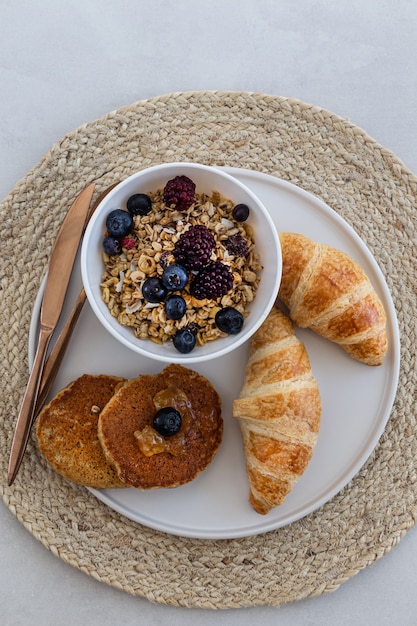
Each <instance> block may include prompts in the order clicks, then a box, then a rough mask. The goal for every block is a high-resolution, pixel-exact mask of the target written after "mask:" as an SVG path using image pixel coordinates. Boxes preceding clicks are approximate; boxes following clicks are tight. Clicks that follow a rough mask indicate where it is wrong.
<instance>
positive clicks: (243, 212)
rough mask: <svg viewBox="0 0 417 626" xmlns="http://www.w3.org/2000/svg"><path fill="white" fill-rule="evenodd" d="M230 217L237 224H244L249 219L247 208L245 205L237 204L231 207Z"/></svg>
mask: <svg viewBox="0 0 417 626" xmlns="http://www.w3.org/2000/svg"><path fill="white" fill-rule="evenodd" d="M232 216H233V218H234V219H235V220H236V221H237V222H245V221H246V220H247V219H248V217H249V207H248V205H247V204H237V205H236V206H235V207H233V211H232Z"/></svg>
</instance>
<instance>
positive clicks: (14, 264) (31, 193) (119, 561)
mask: <svg viewBox="0 0 417 626" xmlns="http://www.w3.org/2000/svg"><path fill="white" fill-rule="evenodd" d="M163 161H196V162H201V163H205V164H216V165H229V166H236V167H241V168H248V169H253V170H258V171H262V172H266V173H269V174H272V175H275V176H278V177H280V178H282V179H285V180H288V181H290V182H292V183H295V184H296V185H299V186H300V187H303V188H304V189H306V190H308V191H310V192H312V193H314V194H316V195H318V196H319V197H321V198H322V199H323V200H324V201H325V202H327V203H328V204H329V205H330V206H331V207H333V209H334V210H335V211H337V212H338V213H339V214H340V215H342V216H343V217H344V218H345V219H346V220H347V221H348V222H349V223H350V224H351V225H352V226H353V227H354V228H355V229H356V231H357V232H358V233H359V234H360V236H361V237H362V238H363V240H364V241H365V242H366V244H367V245H368V247H369V248H370V249H371V251H372V252H373V254H374V255H375V257H376V259H377V261H378V263H379V265H380V267H381V269H382V271H383V273H384V275H385V277H386V280H387V282H388V286H389V288H390V290H391V293H392V296H393V299H394V303H395V306H396V310H397V314H398V321H399V326H400V332H401V341H402V346H401V371H400V384H399V389H398V393H397V397H396V400H395V404H394V408H393V411H392V414H391V417H390V419H389V422H388V425H387V427H386V430H385V432H384V434H383V436H382V438H381V440H380V442H379V444H378V446H377V448H376V449H375V451H374V453H373V454H372V456H371V458H370V459H369V460H368V462H367V463H366V465H365V466H364V467H363V468H362V470H361V471H360V472H359V474H358V475H357V476H356V477H355V478H354V479H353V480H352V481H351V483H350V484H348V485H347V486H346V487H345V488H344V489H343V490H342V492H340V493H339V494H338V495H337V496H336V497H334V498H333V499H332V500H331V501H330V502H328V503H327V504H326V505H324V506H322V507H321V508H320V509H319V510H317V511H316V512H315V513H313V514H310V515H308V516H307V517H305V518H304V519H301V520H300V521H298V522H295V523H293V524H291V525H289V526H287V527H285V528H282V529H279V530H276V531H274V532H269V533H266V534H264V535H260V536H257V537H250V538H247V539H237V540H224V541H217V540H216V541H212V540H193V539H188V538H180V537H175V536H171V535H166V534H163V533H161V532H157V531H154V530H151V529H149V528H146V527H143V526H140V525H139V524H136V523H134V522H131V521H129V520H128V519H125V518H124V517H122V516H120V515H119V514H118V513H116V512H114V511H112V510H110V509H108V508H107V507H106V506H105V505H104V504H102V503H100V502H99V501H97V500H96V498H95V497H94V496H93V495H91V494H90V493H89V492H88V491H87V490H85V489H83V488H81V487H77V486H75V485H72V484H70V483H68V482H66V481H65V480H63V479H61V478H60V477H59V476H58V475H57V474H55V473H54V472H52V471H48V470H47V468H45V465H44V464H41V462H40V459H39V456H38V452H37V449H36V446H35V444H34V440H33V439H32V440H31V441H30V444H29V447H28V450H27V453H26V456H25V459H24V461H23V464H22V467H21V470H20V472H19V474H18V477H17V479H16V481H15V483H14V484H13V485H12V487H10V488H9V487H7V486H6V485H7V479H6V476H7V460H8V452H9V449H10V444H11V438H12V431H13V427H14V423H15V419H16V414H17V410H18V407H19V405H20V402H21V398H22V395H23V391H24V387H25V384H26V382H27V376H28V362H27V344H28V332H29V323H30V317H31V312H32V307H33V303H34V299H35V296H36V294H37V292H38V289H39V286H40V281H41V278H42V275H43V273H44V271H45V267H46V264H47V261H48V254H49V251H50V248H51V244H52V242H53V239H54V236H55V234H56V232H57V229H58V227H59V224H60V223H61V220H62V218H63V216H64V213H65V212H66V210H67V208H68V206H69V204H70V202H71V201H72V199H73V198H74V196H75V195H76V194H77V193H78V192H79V191H81V189H82V188H83V187H84V186H85V185H86V184H87V183H89V182H91V181H92V180H96V181H97V190H96V191H97V193H99V192H100V191H102V190H103V189H105V188H106V187H107V186H108V185H110V184H111V183H113V182H115V181H119V180H121V179H123V178H125V177H126V176H128V175H129V174H131V173H133V172H134V171H136V170H138V169H142V168H144V167H147V166H149V165H153V164H156V163H159V162H163ZM416 204H417V179H416V178H415V177H414V176H413V175H412V174H411V173H410V172H409V171H408V170H407V169H406V168H405V167H404V165H403V164H402V163H401V161H400V160H399V159H398V158H396V157H395V156H394V155H393V154H392V153H391V152H390V151H388V150H385V149H384V148H382V147H381V146H380V145H378V144H377V143H376V142H375V141H374V140H373V139H371V138H370V137H369V136H367V134H366V133H365V132H364V131H363V130H361V129H360V128H358V127H356V126H354V125H353V124H351V123H350V122H349V121H347V120H344V119H341V118H340V117H338V116H336V115H334V114H332V113H330V112H329V111H326V110H323V109H321V108H318V107H314V106H311V105H308V104H305V103H303V102H300V101H296V100H291V99H286V98H282V97H277V96H268V95H263V94H254V93H235V92H193V93H174V94H170V95H166V96H163V97H156V98H152V99H149V100H146V101H141V102H137V103H135V104H133V105H131V106H127V107H124V108H122V109H120V110H118V111H115V112H113V113H110V114H108V115H106V116H105V117H103V118H101V119H98V120H96V121H93V122H91V123H88V124H86V125H84V126H82V127H80V128H78V129H77V130H75V131H74V132H72V133H71V134H69V135H67V136H66V137H64V138H63V139H62V141H60V142H59V143H57V144H56V145H54V146H53V147H52V148H51V150H50V151H49V153H48V154H47V155H46V156H45V157H44V158H43V160H42V161H41V162H40V163H39V164H38V165H37V166H36V167H35V168H34V169H33V170H32V171H31V172H29V173H28V174H27V176H25V177H24V178H23V179H22V180H21V181H20V182H19V183H18V184H17V186H16V187H15V189H14V190H13V191H12V193H11V194H10V195H9V196H8V197H7V198H6V199H5V200H4V202H3V203H2V204H1V220H2V224H3V227H2V229H1V298H0V302H1V312H2V313H1V315H2V324H1V333H2V336H1V351H2V355H1V364H2V392H1V422H2V426H1V430H0V442H1V486H0V489H1V493H2V497H3V500H4V502H5V504H6V506H7V507H8V508H9V509H10V510H11V511H12V512H13V513H14V514H15V515H16V517H17V519H18V520H19V521H20V522H21V523H22V524H23V525H24V526H25V527H26V528H27V529H28V530H29V532H31V533H32V534H33V535H34V536H35V537H36V538H37V539H38V540H39V541H41V542H42V543H43V544H44V545H45V546H46V547H47V548H48V549H49V550H51V551H52V552H53V553H54V554H55V555H57V556H58V557H59V558H61V559H62V560H63V561H65V562H67V563H70V564H71V565H73V566H74V567H76V568H79V569H80V570H82V571H83V572H85V573H86V574H88V575H90V576H92V577H94V578H96V579H97V580H100V581H102V582H104V583H106V584H108V585H112V586H115V587H117V588H119V589H122V590H125V591H126V592H128V593H131V594H134V595H138V596H143V597H146V598H148V599H149V600H151V601H155V602H159V603H164V604H171V605H179V606H187V607H204V608H230V607H243V606H254V605H262V604H265V605H266V604H270V605H280V604H283V603H288V602H294V601H297V600H300V599H303V598H307V597H312V596H317V595H320V594H323V593H327V592H330V591H333V590H335V589H337V587H338V586H339V585H340V584H341V583H343V582H344V581H345V580H347V579H348V578H350V577H351V576H353V575H354V574H355V573H357V572H358V571H359V570H361V569H362V568H364V567H366V566H368V565H369V564H371V563H373V562H374V561H376V560H377V559H379V558H380V557H382V556H383V555H384V554H386V553H387V552H389V551H390V550H391V548H393V547H394V546H395V545H396V544H397V543H398V541H399V540H400V539H401V537H403V536H404V534H405V533H406V532H407V530H408V529H409V528H411V527H412V526H413V525H414V523H415V519H416V514H417V507H416V504H415V502H416V499H417V480H416V478H417V476H416V459H417V438H416V432H417V426H416V418H415V414H414V413H415V412H414V408H415V405H416V376H417V368H416V363H415V352H416V324H417V315H416V314H415V302H416V275H417V271H416V270H417V267H416V260H415V259H416V257H417V250H416V241H417V238H416V226H417V225H416Z"/></svg>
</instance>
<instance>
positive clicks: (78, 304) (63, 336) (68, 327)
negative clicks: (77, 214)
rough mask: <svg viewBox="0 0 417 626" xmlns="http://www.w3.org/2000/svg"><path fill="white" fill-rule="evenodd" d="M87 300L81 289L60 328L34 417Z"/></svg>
mask: <svg viewBox="0 0 417 626" xmlns="http://www.w3.org/2000/svg"><path fill="white" fill-rule="evenodd" d="M118 184H119V183H113V184H112V185H110V187H107V189H105V190H104V191H103V192H102V193H101V194H100V195H99V196H98V197H97V199H96V200H95V201H94V203H93V205H92V207H91V209H90V211H89V213H88V217H87V222H88V221H89V220H90V217H91V216H92V215H93V213H94V211H95V210H96V208H97V207H98V205H99V204H100V203H101V201H102V200H104V198H105V197H106V196H107V194H108V193H109V192H110V191H111V190H112V189H113V188H114V187H115V186H116V185H118ZM86 299H87V296H86V293H85V291H84V289H81V291H80V293H79V295H78V297H77V300H76V301H75V304H74V306H73V308H72V309H71V312H70V314H69V315H68V318H67V320H66V322H65V326H64V327H63V328H62V330H61V332H60V334H59V336H58V338H57V340H56V342H55V344H54V346H53V348H52V350H51V352H50V354H49V356H48V358H47V360H46V362H45V367H44V370H43V374H42V379H41V383H40V387H39V394H38V399H37V402H36V408H35V417H37V416H38V414H39V412H40V411H41V409H42V407H43V405H44V403H45V400H46V398H47V397H48V394H49V392H50V390H51V387H52V385H53V383H54V380H55V378H56V375H57V373H58V371H59V368H60V366H61V364H62V360H63V358H64V356H65V351H66V349H67V347H68V344H69V341H70V339H71V336H72V333H73V331H74V329H75V327H76V325H77V321H78V318H79V316H80V314H81V311H82V309H83V306H84V303H85V301H86Z"/></svg>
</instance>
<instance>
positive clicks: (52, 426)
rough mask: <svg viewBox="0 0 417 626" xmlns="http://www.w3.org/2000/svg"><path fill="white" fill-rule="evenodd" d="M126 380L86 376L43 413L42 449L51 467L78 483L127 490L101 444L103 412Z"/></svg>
mask: <svg viewBox="0 0 417 626" xmlns="http://www.w3.org/2000/svg"><path fill="white" fill-rule="evenodd" d="M125 382H126V380H125V379H124V378H119V377H117V376H108V375H106V374H100V375H97V376H94V375H90V374H84V375H83V376H80V377H79V378H77V379H76V380H74V381H73V382H71V383H70V384H69V385H67V386H66V387H65V388H64V389H62V390H61V391H60V392H58V394H57V395H56V396H55V397H54V398H53V399H52V400H51V402H49V404H47V405H46V406H45V407H44V408H43V409H42V411H41V413H40V415H39V419H38V422H37V425H36V435H37V440H38V446H39V449H40V451H41V452H42V454H43V455H44V457H45V459H46V460H47V461H48V463H49V465H51V467H52V468H53V469H54V470H55V471H56V472H58V473H59V474H61V475H62V476H64V477H65V478H67V479H68V480H71V481H72V482H74V483H78V484H80V485H85V486H88V487H95V488H96V489H107V488H110V487H123V486H124V485H123V483H121V482H120V480H119V478H118V477H117V474H116V472H115V470H114V468H113V466H112V465H111V464H109V463H108V462H107V460H106V457H105V456H104V453H103V450H102V447H101V446H100V442H99V440H98V435H97V424H98V418H99V414H100V411H101V410H102V409H103V408H104V406H105V405H106V404H107V402H108V401H109V400H110V398H111V397H112V396H113V395H114V393H115V392H116V391H117V389H118V388H119V387H120V386H122V385H123V384H124V383H125Z"/></svg>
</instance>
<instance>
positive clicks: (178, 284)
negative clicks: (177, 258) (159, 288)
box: [162, 263, 188, 291]
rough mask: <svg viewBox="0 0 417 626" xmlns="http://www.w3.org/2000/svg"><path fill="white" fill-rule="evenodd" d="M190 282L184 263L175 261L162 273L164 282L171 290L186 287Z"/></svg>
mask: <svg viewBox="0 0 417 626" xmlns="http://www.w3.org/2000/svg"><path fill="white" fill-rule="evenodd" d="M187 283H188V272H187V270H186V269H185V267H183V266H182V265H178V264H177V263H173V264H172V265H168V267H166V268H165V269H164V272H163V274H162V284H163V285H164V287H166V288H167V289H169V290H170V291H175V290H176V289H184V287H185V285H186V284H187Z"/></svg>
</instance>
